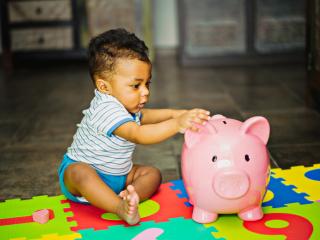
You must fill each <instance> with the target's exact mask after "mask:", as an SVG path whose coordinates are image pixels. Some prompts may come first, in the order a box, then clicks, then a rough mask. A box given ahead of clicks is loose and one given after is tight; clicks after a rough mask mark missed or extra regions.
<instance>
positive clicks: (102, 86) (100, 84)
mask: <svg viewBox="0 0 320 240" xmlns="http://www.w3.org/2000/svg"><path fill="white" fill-rule="evenodd" d="M96 86H97V89H98V90H99V92H102V93H106V94H111V93H112V89H111V85H110V83H109V82H108V81H105V80H103V79H101V78H97V79H96Z"/></svg>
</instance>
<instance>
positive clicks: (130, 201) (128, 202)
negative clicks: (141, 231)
mask: <svg viewBox="0 0 320 240" xmlns="http://www.w3.org/2000/svg"><path fill="white" fill-rule="evenodd" d="M120 194H121V193H120ZM120 194H119V195H120ZM121 195H122V194H121ZM121 195H120V197H121V198H122V199H123V200H122V201H121V203H120V204H119V207H118V215H119V216H120V217H121V218H122V219H123V220H124V221H126V222H127V223H128V224H130V225H133V224H136V223H138V222H139V221H140V215H139V211H138V206H139V196H138V194H137V192H136V190H135V189H134V187H133V186H132V185H128V186H127V189H126V192H125V193H123V197H122V196H121Z"/></svg>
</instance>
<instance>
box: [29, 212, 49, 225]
mask: <svg viewBox="0 0 320 240" xmlns="http://www.w3.org/2000/svg"><path fill="white" fill-rule="evenodd" d="M32 219H33V221H34V222H37V223H41V224H44V223H47V222H48V221H49V210H48V209H42V210H38V211H35V212H34V213H33V214H32Z"/></svg>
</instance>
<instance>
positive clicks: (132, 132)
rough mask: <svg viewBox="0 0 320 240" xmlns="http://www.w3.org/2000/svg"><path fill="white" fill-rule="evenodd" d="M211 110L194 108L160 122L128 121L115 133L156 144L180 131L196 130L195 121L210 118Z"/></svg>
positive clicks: (136, 141) (143, 142)
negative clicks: (142, 122)
mask: <svg viewBox="0 0 320 240" xmlns="http://www.w3.org/2000/svg"><path fill="white" fill-rule="evenodd" d="M209 118H210V117H209V112H208V111H206V110H203V109H192V110H189V111H186V112H185V113H183V114H181V115H179V116H178V117H176V118H172V119H169V120H165V121H162V122H160V123H153V124H145V125H141V126H139V125H138V124H137V123H135V122H127V123H124V124H123V125H121V126H120V127H118V128H117V129H116V130H115V131H114V134H116V135H117V136H120V137H122V138H125V139H127V140H128V141H130V142H134V143H139V144H154V143H159V142H162V141H164V140H166V139H168V138H170V137H172V136H173V135H175V134H176V133H178V132H183V131H185V130H186V129H188V128H189V129H192V130H196V128H195V126H194V123H198V124H202V123H204V122H206V121H207V120H208V119H209Z"/></svg>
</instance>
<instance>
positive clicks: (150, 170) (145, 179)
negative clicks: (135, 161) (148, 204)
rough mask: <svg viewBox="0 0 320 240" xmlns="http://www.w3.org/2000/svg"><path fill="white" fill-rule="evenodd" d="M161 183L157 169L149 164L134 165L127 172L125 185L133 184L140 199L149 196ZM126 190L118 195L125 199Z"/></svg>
mask: <svg viewBox="0 0 320 240" xmlns="http://www.w3.org/2000/svg"><path fill="white" fill-rule="evenodd" d="M160 184H161V173H160V171H159V169H157V168H155V167H151V166H143V165H134V166H133V168H132V170H131V172H130V173H129V174H128V177H127V182H126V185H127V186H128V185H132V186H134V188H135V190H136V192H137V193H138V195H139V199H140V201H143V200H146V199H148V198H150V197H151V196H152V195H153V194H154V193H155V192H156V191H157V189H158V188H159V186H160ZM128 194H129V192H128V190H124V191H122V192H121V193H120V194H119V196H121V197H122V198H123V199H126V197H127V196H128Z"/></svg>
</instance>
